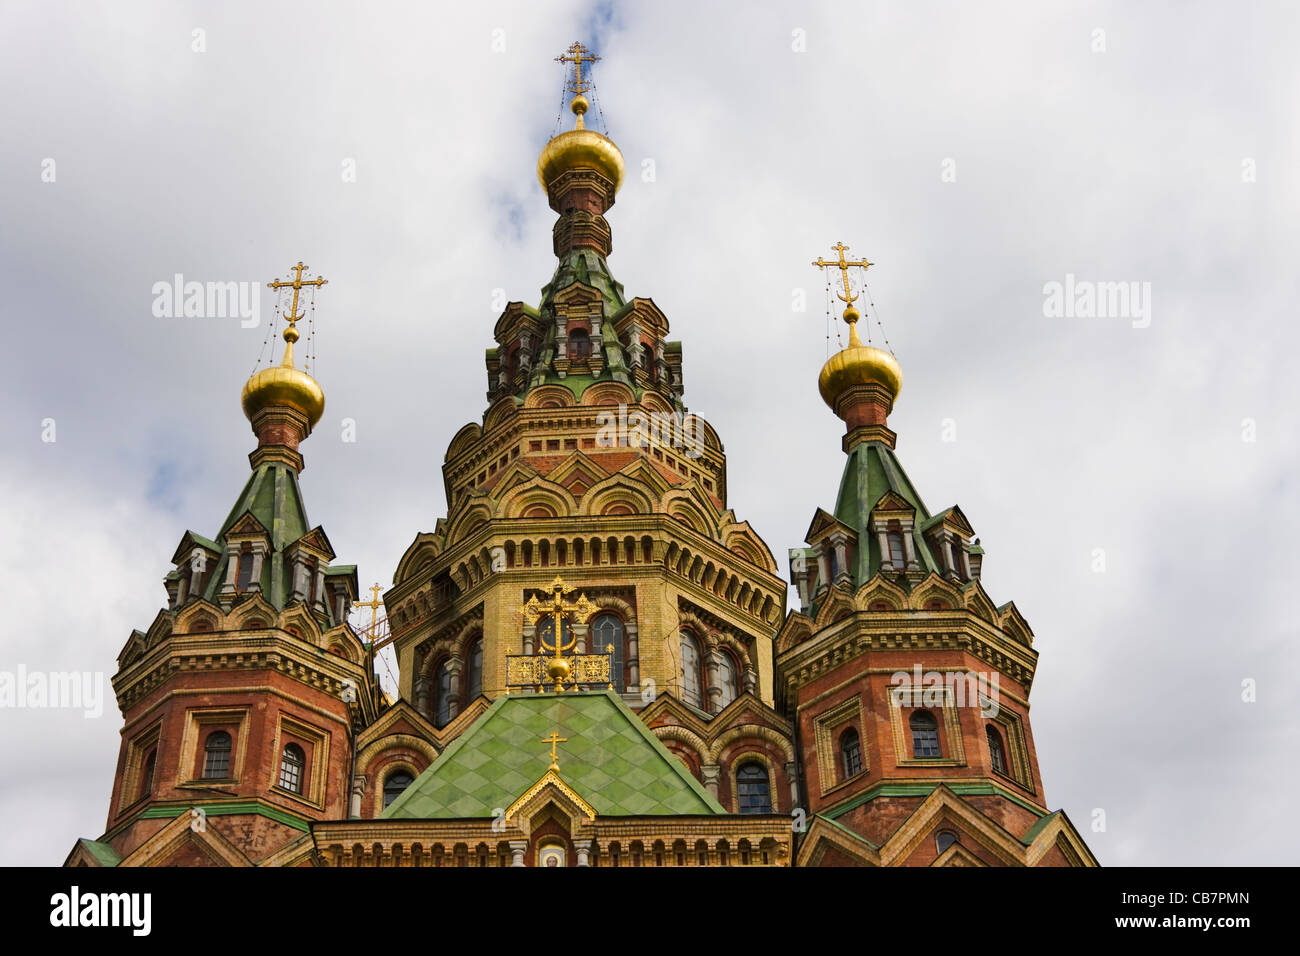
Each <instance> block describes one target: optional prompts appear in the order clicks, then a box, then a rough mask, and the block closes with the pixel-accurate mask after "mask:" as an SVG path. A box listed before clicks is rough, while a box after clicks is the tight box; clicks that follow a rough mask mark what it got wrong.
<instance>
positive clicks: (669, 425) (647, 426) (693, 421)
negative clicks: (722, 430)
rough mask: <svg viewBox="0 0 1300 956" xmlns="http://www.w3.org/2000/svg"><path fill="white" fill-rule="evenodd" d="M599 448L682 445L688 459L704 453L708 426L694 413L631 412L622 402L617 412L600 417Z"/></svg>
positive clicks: (605, 412) (599, 415)
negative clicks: (701, 422)
mask: <svg viewBox="0 0 1300 956" xmlns="http://www.w3.org/2000/svg"><path fill="white" fill-rule="evenodd" d="M596 424H597V426H599V427H598V428H597V431H596V447H598V448H644V447H647V446H651V447H655V448H682V449H685V454H686V457H687V458H699V457H700V456H701V455H702V454H704V434H703V432H704V429H703V428H701V427H700V420H699V419H698V418H696V417H695V416H694V415H692V414H689V413H683V412H651V413H650V414H649V415H647V414H646V413H645V412H643V411H640V410H639V409H633V410H632V411H628V409H627V406H626V405H623V404H620V405H619V406H618V412H617V414H616V413H614V412H612V411H603V412H600V413H599V414H598V415H597V416H596Z"/></svg>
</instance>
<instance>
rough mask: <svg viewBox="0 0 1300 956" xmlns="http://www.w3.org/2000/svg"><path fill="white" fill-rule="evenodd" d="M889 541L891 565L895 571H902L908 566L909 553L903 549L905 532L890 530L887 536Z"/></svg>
mask: <svg viewBox="0 0 1300 956" xmlns="http://www.w3.org/2000/svg"><path fill="white" fill-rule="evenodd" d="M885 537H886V538H887V539H888V541H889V563H890V564H891V565H893V567H894V570H895V571H902V570H903V568H905V567H906V566H907V552H906V551H905V550H904V549H903V532H901V531H898V530H892V529H891V530H890V532H889V533H888V534H887V535H885Z"/></svg>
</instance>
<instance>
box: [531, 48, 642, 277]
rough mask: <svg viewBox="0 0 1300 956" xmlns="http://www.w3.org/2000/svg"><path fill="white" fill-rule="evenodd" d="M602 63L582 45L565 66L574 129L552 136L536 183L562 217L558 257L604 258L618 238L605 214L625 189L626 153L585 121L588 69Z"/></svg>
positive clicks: (557, 228)
mask: <svg viewBox="0 0 1300 956" xmlns="http://www.w3.org/2000/svg"><path fill="white" fill-rule="evenodd" d="M599 59H600V57H598V56H596V55H595V54H593V53H590V52H589V51H588V50H587V48H586V47H584V46H583V45H582V44H581V43H574V44H573V45H572V46H570V47H569V49H568V51H567V52H566V53H565V54H564V55H563V56H558V57H556V60H557V61H559V62H561V63H572V64H573V76H572V79H571V80H569V81H568V82H566V84H565V90H566V91H567V92H569V93H572V94H573V96H572V98H571V99H570V101H569V109H570V110H571V111H572V112H573V115H574V127H573V129H571V130H567V131H566V132H563V133H560V134H559V135H558V136H555V137H553V138H552V139H551V140H550V141H549V142H548V143H547V144H546V146H545V147H543V148H542V153H541V155H540V156H539V157H538V159H537V178H538V180H539V181H540V182H541V184H542V188H543V189H545V190H546V197H547V199H548V200H549V201H550V204H551V208H552V209H554V210H555V211H556V212H557V213H559V214H560V218H559V220H557V221H556V223H555V229H554V230H553V232H552V236H553V245H554V248H555V255H556V257H557V258H559V259H564V258H565V257H567V256H568V255H569V254H570V253H572V252H574V251H578V250H583V249H589V250H591V251H593V252H595V253H597V254H598V255H600V256H601V257H605V256H608V255H609V254H610V252H611V251H612V250H613V238H612V236H611V234H610V229H609V223H608V222H606V221H605V213H606V212H607V211H608V210H609V208H610V207H611V206H613V205H614V194H615V193H617V192H618V189H619V187H620V186H622V185H623V173H624V166H623V154H622V153H621V152H620V151H619V148H618V147H617V146H616V145H614V141H613V140H611V139H610V138H609V137H607V136H604V135H602V134H600V133H597V132H596V131H595V130H590V129H587V127H586V123H585V122H584V120H583V116H584V114H586V112H587V107H588V103H587V97H586V96H585V95H583V94H585V93H586V92H587V91H588V90H589V89H591V86H592V84H591V81H590V73H588V74H587V75H586V76H584V74H583V64H585V63H595V62H597V61H598V60H599Z"/></svg>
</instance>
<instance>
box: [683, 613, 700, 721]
mask: <svg viewBox="0 0 1300 956" xmlns="http://www.w3.org/2000/svg"><path fill="white" fill-rule="evenodd" d="M682 700H684V701H686V703H688V704H691V705H692V706H695V707H703V706H704V681H703V679H702V676H701V674H700V642H699V641H697V640H696V639H695V635H694V634H692V633H691V632H690V631H682Z"/></svg>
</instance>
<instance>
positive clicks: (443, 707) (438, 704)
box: [433, 658, 451, 727]
mask: <svg viewBox="0 0 1300 956" xmlns="http://www.w3.org/2000/svg"><path fill="white" fill-rule="evenodd" d="M433 694H434V697H433V722H434V723H435V724H437V725H438V726H439V727H441V726H443V725H444V724H446V723H447V722H448V721H449V720H451V660H450V658H447V659H444V660H443V662H442V663H441V664H439V665H438V669H437V670H436V671H435V672H434V675H433Z"/></svg>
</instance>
